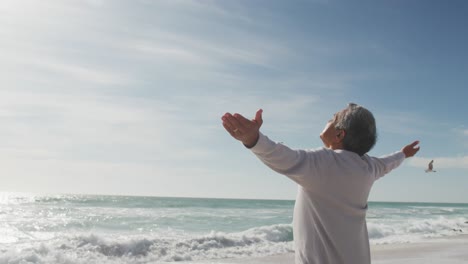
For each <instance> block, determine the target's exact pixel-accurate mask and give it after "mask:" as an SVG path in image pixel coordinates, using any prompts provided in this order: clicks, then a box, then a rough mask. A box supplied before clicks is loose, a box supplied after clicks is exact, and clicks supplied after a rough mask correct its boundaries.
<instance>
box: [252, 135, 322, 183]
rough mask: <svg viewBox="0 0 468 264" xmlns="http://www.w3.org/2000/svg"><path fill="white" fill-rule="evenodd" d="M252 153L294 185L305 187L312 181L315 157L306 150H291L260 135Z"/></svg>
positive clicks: (315, 162) (316, 159)
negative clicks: (294, 183)
mask: <svg viewBox="0 0 468 264" xmlns="http://www.w3.org/2000/svg"><path fill="white" fill-rule="evenodd" d="M251 150H252V152H253V153H254V154H255V155H256V156H257V157H258V158H259V159H260V160H261V161H262V162H263V163H264V164H265V165H267V166H268V167H270V168H271V169H272V170H274V171H276V172H278V173H280V174H283V175H285V176H287V177H288V178H290V179H292V180H293V181H295V182H296V183H298V184H300V185H302V186H306V185H308V184H310V183H311V181H313V178H314V175H316V173H314V171H315V169H316V167H317V166H316V164H317V163H318V158H317V155H311V153H313V152H309V151H306V150H293V149H291V148H289V147H288V146H285V145H283V144H281V143H276V142H273V141H272V140H270V139H269V138H268V137H266V136H265V135H263V134H260V136H259V139H258V142H257V144H256V145H255V146H254V147H252V148H251Z"/></svg>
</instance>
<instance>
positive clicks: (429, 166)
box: [425, 160, 436, 172]
mask: <svg viewBox="0 0 468 264" xmlns="http://www.w3.org/2000/svg"><path fill="white" fill-rule="evenodd" d="M432 163H434V160H431V162H429V164H428V165H427V169H426V170H425V172H436V171H435V170H433V169H432Z"/></svg>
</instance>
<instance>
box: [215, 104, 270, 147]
mask: <svg viewBox="0 0 468 264" xmlns="http://www.w3.org/2000/svg"><path fill="white" fill-rule="evenodd" d="M262 113H263V110H262V109H260V110H258V111H257V113H256V114H255V118H254V119H252V120H248V119H247V118H245V117H243V116H242V115H240V114H237V113H236V114H234V115H231V114H230V113H226V114H224V115H223V117H222V118H221V119H222V120H223V126H224V128H225V129H226V131H227V132H229V134H231V136H232V137H233V138H235V139H237V140H239V141H241V142H242V143H243V144H244V145H245V146H246V147H248V148H252V147H253V146H255V144H257V141H258V137H259V135H260V127H261V126H262V124H263V119H262Z"/></svg>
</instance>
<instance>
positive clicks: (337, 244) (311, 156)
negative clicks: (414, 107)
mask: <svg viewBox="0 0 468 264" xmlns="http://www.w3.org/2000/svg"><path fill="white" fill-rule="evenodd" d="M222 121H223V126H224V128H225V129H226V130H227V131H228V132H229V134H231V136H232V137H234V138H235V139H237V140H239V141H241V142H242V143H243V144H244V145H245V146H246V147H247V148H250V149H251V150H252V152H253V153H254V154H255V155H256V156H257V157H258V158H259V159H260V160H261V161H262V162H263V163H265V164H266V165H267V166H268V167H270V168H271V169H273V170H275V171H276V172H278V173H281V174H283V175H286V176H287V177H289V178H290V179H291V180H293V181H295V182H296V183H298V184H299V190H298V193H297V198H296V204H295V208H294V218H293V219H294V220H293V233H294V242H295V260H296V263H297V264H302V263H304V264H311V263H318V264H339V263H352V264H366V263H370V262H371V261H370V249H369V238H368V234H367V225H366V211H367V199H368V197H369V192H370V190H371V187H372V184H373V183H374V181H375V180H377V179H379V178H380V177H382V176H383V175H385V174H387V173H388V172H390V171H391V170H393V169H395V168H397V167H398V166H399V165H400V164H401V163H402V162H403V161H404V159H405V158H407V157H412V156H414V155H415V154H416V153H417V152H418V151H419V147H417V145H418V144H419V142H418V141H415V142H413V143H411V144H409V145H407V146H405V147H403V148H402V149H401V151H398V152H395V153H393V154H391V155H388V156H385V157H381V158H376V157H371V156H368V155H367V154H366V153H367V152H368V151H369V150H370V149H371V148H372V147H373V146H374V145H375V142H376V139H377V132H376V125H375V119H374V117H373V115H372V113H371V112H370V111H369V110H367V109H366V108H364V107H362V106H359V105H356V104H349V105H348V106H347V107H346V108H345V109H343V110H341V111H339V112H338V113H336V114H335V115H334V116H333V118H332V119H331V120H330V121H328V123H327V124H326V125H325V128H324V130H323V131H322V133H321V134H320V138H321V139H322V141H323V144H324V146H325V148H320V149H316V150H293V149H290V148H289V147H287V146H285V145H283V144H280V143H275V142H273V141H271V140H270V139H269V138H268V137H266V136H265V135H263V134H262V133H261V132H260V127H261V125H262V123H263V120H262V110H258V111H257V113H256V116H255V119H253V120H248V119H246V118H245V117H243V116H242V115H240V114H234V115H231V114H230V113H226V114H225V115H223V117H222Z"/></svg>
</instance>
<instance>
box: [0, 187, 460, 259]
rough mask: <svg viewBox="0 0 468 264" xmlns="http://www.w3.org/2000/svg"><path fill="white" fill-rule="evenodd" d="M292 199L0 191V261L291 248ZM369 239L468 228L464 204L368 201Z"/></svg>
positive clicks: (245, 253)
mask: <svg viewBox="0 0 468 264" xmlns="http://www.w3.org/2000/svg"><path fill="white" fill-rule="evenodd" d="M293 207H294V201H285V200H247V199H246V200H242V199H204V198H163V197H136V196H98V195H28V194H13V193H0V264H4V263H5V264H6V263H9V264H16V263H18V264H20V263H21V264H23V263H67V264H72V263H87V264H89V263H100V264H101V263H161V262H179V261H215V260H219V259H225V258H250V257H262V256H270V255H276V254H284V253H291V252H294V248H293V242H292V241H293V233H292V225H291V223H292V215H293ZM367 222H368V231H369V237H370V243H371V244H393V243H412V242H420V241H424V240H428V239H430V238H434V237H449V236H456V235H460V234H467V232H468V204H440V203H393V202H370V203H369V209H368V212H367Z"/></svg>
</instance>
